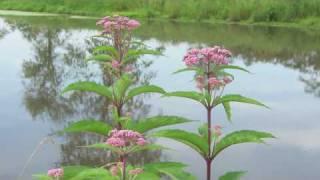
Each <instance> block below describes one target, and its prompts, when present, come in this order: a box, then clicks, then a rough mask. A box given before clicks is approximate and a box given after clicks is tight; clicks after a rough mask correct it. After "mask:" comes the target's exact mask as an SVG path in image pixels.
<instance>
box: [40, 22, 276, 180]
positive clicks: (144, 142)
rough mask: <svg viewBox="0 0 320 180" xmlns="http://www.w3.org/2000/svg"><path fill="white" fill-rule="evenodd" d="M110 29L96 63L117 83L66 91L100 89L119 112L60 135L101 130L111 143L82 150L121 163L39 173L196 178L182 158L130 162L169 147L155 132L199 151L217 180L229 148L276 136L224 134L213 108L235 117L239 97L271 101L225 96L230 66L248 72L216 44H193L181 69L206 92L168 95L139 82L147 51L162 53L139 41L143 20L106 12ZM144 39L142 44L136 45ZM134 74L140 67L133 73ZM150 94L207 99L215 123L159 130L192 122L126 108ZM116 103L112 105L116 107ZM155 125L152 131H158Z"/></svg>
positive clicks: (229, 179)
mask: <svg viewBox="0 0 320 180" xmlns="http://www.w3.org/2000/svg"><path fill="white" fill-rule="evenodd" d="M97 24H98V25H100V26H102V29H103V30H102V32H101V34H100V35H98V36H96V37H94V38H98V39H99V41H100V45H99V46H98V47H95V48H94V50H93V53H92V56H91V57H90V58H89V60H92V61H94V62H98V63H101V64H102V65H103V67H104V68H105V70H107V72H109V73H110V75H111V76H112V83H111V84H110V85H108V84H99V83H96V82H92V81H79V82H75V83H72V84H70V85H68V86H67V87H66V88H64V90H63V91H62V92H63V93H67V92H71V91H84V92H90V93H95V94H97V95H100V96H102V97H104V98H106V99H107V100H108V101H109V102H110V104H109V105H107V106H108V107H105V108H110V109H111V110H112V112H111V123H106V122H104V121H99V120H93V119H85V120H79V121H76V122H74V123H70V124H69V125H68V126H67V127H65V128H64V129H63V130H61V131H59V133H58V134H64V133H95V134H98V135H100V136H102V137H103V141H99V142H96V143H94V144H90V145H87V146H84V147H81V148H90V149H101V150H105V151H108V152H111V153H113V154H116V155H117V156H118V161H116V162H108V163H107V164H105V165H103V166H102V167H94V168H93V167H85V166H68V167H62V168H57V169H51V170H49V171H48V174H46V175H43V174H40V175H36V177H38V178H39V179H59V180H60V179H63V180H68V179H77V180H78V179H90V178H94V179H115V180H116V179H119V180H139V179H161V177H163V176H165V177H168V178H170V179H187V180H189V179H190V180H191V179H195V177H194V176H193V175H191V174H189V173H188V172H186V171H185V165H183V164H181V163H177V162H153V163H146V164H144V165H141V166H134V165H131V164H129V163H128V158H129V157H130V156H132V154H133V153H136V152H140V151H145V150H148V151H154V150H159V149H163V147H162V146H160V145H156V144H153V143H150V141H148V138H149V137H162V138H170V139H173V140H176V141H178V142H181V143H183V144H185V145H187V146H189V147H191V148H192V149H194V150H195V151H196V152H198V153H199V154H200V155H201V156H202V158H203V159H204V160H205V162H206V166H207V172H206V173H207V180H210V179H211V178H212V175H211V171H212V168H211V164H212V162H213V160H214V159H215V158H216V157H217V156H218V155H219V154H220V153H221V152H222V151H223V150H225V149H226V148H228V147H230V146H233V145H236V144H241V143H264V140H265V139H267V138H273V135H272V134H270V133H267V132H259V131H253V130H241V131H236V132H232V133H230V134H224V133H223V132H222V129H223V128H222V127H221V126H220V125H218V124H213V119H212V111H213V109H214V108H215V107H217V106H218V105H222V106H223V107H224V109H225V112H226V114H227V118H228V120H230V121H231V102H241V103H247V104H253V105H258V106H262V107H267V106H265V105H264V104H262V103H260V102H258V101H256V100H254V99H251V98H247V97H244V96H241V95H238V94H230V95H223V92H224V89H225V88H226V87H227V85H228V84H230V83H232V81H233V80H234V76H233V75H232V74H231V73H229V72H227V71H228V70H241V71H244V72H249V71H248V70H246V69H244V68H242V67H239V66H234V65H230V64H229V63H230V58H231V56H232V53H231V52H230V51H229V50H228V49H225V48H223V47H220V46H214V47H208V48H202V49H190V50H189V51H188V52H187V53H186V55H185V56H184V58H183V61H184V62H185V64H186V66H187V67H186V68H183V69H180V70H178V71H176V72H175V73H181V72H185V71H192V72H195V76H194V80H195V82H196V83H195V84H196V87H197V88H198V90H199V92H198V91H176V92H166V91H165V90H164V89H162V88H161V87H159V86H156V85H138V86H137V85H136V84H134V82H135V80H134V77H133V76H132V74H130V72H131V70H132V68H129V69H130V71H129V70H128V67H132V66H133V65H134V64H135V63H136V62H137V61H138V60H139V57H140V56H141V55H145V54H159V53H158V52H157V51H154V50H150V49H147V48H146V47H145V46H144V45H143V44H141V42H136V41H134V40H133V38H132V33H133V30H134V29H136V28H138V27H139V26H140V23H139V22H138V21H137V20H133V19H129V18H127V17H122V16H112V17H109V16H108V17H104V18H103V19H101V20H99V21H98V22H97ZM134 44H138V46H136V45H134ZM133 71H134V70H133ZM146 93H157V94H160V95H162V96H164V97H182V98H187V99H191V100H193V101H196V102H198V103H200V104H201V105H202V106H204V107H205V109H206V111H207V123H205V124H203V125H201V126H200V127H199V128H198V133H193V132H188V131H184V130H180V129H169V130H167V129H164V130H156V129H157V128H160V127H164V126H169V125H175V124H180V123H187V122H190V121H191V120H189V119H187V118H184V117H178V116H165V115H161V116H154V117H149V118H145V119H143V120H139V119H133V117H132V116H133V114H134V112H126V111H125V108H124V107H125V106H126V105H127V104H128V103H129V102H130V101H132V100H134V98H135V97H137V96H140V95H142V94H146ZM109 106H110V107H109ZM151 130H152V131H151ZM243 174H244V172H243V171H237V172H229V173H226V174H225V175H223V176H221V177H220V180H236V179H239V178H240V177H241V176H242V175H243Z"/></svg>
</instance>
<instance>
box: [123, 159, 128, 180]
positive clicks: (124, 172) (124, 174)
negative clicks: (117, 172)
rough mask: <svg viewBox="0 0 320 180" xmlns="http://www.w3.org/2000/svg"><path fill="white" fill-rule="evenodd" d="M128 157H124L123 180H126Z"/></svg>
mask: <svg viewBox="0 0 320 180" xmlns="http://www.w3.org/2000/svg"><path fill="white" fill-rule="evenodd" d="M126 161H127V159H126V156H122V180H126Z"/></svg>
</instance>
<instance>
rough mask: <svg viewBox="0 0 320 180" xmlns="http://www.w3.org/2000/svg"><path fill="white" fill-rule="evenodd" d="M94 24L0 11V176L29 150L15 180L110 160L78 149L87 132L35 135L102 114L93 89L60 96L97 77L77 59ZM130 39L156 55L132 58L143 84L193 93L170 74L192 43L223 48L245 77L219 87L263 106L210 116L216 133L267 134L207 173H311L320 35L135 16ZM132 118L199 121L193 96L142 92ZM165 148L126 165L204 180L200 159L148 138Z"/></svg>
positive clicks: (258, 179)
mask: <svg viewBox="0 0 320 180" xmlns="http://www.w3.org/2000/svg"><path fill="white" fill-rule="evenodd" d="M96 33H97V29H96V27H95V20H88V19H68V18H66V17H19V16H3V17H0V119H1V123H0V142H1V153H0V179H1V180H2V179H3V180H10V179H16V178H17V176H18V175H19V174H22V171H23V168H24V165H25V164H26V162H27V161H28V159H29V158H30V156H31V154H32V152H33V151H34V149H35V148H36V147H37V146H38V145H39V143H40V144H42V145H41V146H39V148H38V149H37V153H36V154H35V155H34V156H33V158H32V159H31V161H29V163H28V165H27V167H26V168H25V171H24V172H23V175H22V179H31V174H33V173H37V172H45V171H46V170H47V169H48V168H51V167H56V166H60V165H68V164H99V163H101V162H104V161H106V160H108V159H111V157H109V156H106V155H105V154H103V153H102V152H95V153H92V152H91V151H88V150H85V149H81V148H79V147H78V146H79V145H84V144H88V143H90V142H92V141H94V140H95V137H88V136H86V135H66V136H63V137H56V138H54V139H53V140H52V141H51V140H47V141H43V139H44V138H45V137H46V136H48V135H49V134H51V133H52V132H55V131H56V130H59V129H61V128H63V127H65V126H66V125H67V124H68V123H69V122H71V121H75V120H77V119H81V118H88V117H96V118H101V119H104V118H107V117H108V112H107V110H106V109H105V108H104V107H105V106H104V105H105V104H106V103H107V102H105V101H104V99H102V98H100V97H97V96H95V95H92V94H84V93H78V94H71V95H63V96H62V95H61V94H60V92H61V89H62V88H63V87H65V86H66V85H67V84H68V83H70V82H74V81H77V80H84V79H90V80H95V81H103V78H101V77H102V74H101V71H100V68H99V66H98V65H96V64H88V63H85V61H84V60H85V58H86V56H88V49H89V48H90V46H91V45H92V44H91V41H90V37H91V36H92V35H95V34H96ZM136 38H137V39H140V40H143V41H144V42H145V43H146V44H147V45H149V46H150V47H153V48H159V49H161V50H162V51H163V53H164V56H160V57H154V56H145V57H143V58H142V60H143V61H144V62H150V60H152V61H151V62H152V63H140V65H139V66H140V67H141V71H140V77H142V79H143V81H145V82H150V83H153V84H157V85H160V86H162V87H164V88H165V89H166V90H168V91H174V90H188V89H194V85H193V82H191V78H192V76H193V74H192V73H185V74H179V75H172V72H174V71H175V70H176V69H178V68H181V67H183V63H182V57H183V55H184V53H185V52H186V50H187V49H188V48H191V47H198V46H205V45H214V44H218V45H223V46H225V47H226V48H228V49H231V50H232V52H233V53H234V58H233V63H234V64H238V65H242V66H245V67H246V68H247V69H249V70H250V71H251V72H253V73H252V74H246V73H242V72H235V73H234V74H235V76H236V80H235V81H234V82H233V83H232V85H230V86H229V87H228V88H227V90H226V91H227V92H231V93H232V92H233V93H239V94H242V95H245V96H250V97H253V98H256V99H259V100H260V101H262V102H264V103H265V104H267V105H268V106H270V107H271V110H267V109H263V108H259V107H255V106H251V105H244V104H233V105H232V108H233V123H231V124H230V123H228V122H227V121H226V116H225V114H224V112H223V110H222V109H221V108H217V109H216V110H215V111H214V112H213V117H214V122H215V123H218V124H221V125H222V126H223V127H224V129H223V131H224V132H225V133H227V132H230V131H233V130H240V129H254V130H262V131H269V132H272V133H273V134H274V135H275V136H277V139H275V140H269V141H268V144H267V145H255V144H247V145H239V146H235V147H233V148H230V149H229V150H227V151H225V152H224V153H222V154H221V156H220V157H218V158H217V159H216V161H215V162H214V165H213V167H214V173H213V174H214V176H215V177H217V176H218V175H221V174H223V173H224V172H226V171H231V170H245V171H248V173H247V175H246V176H245V178H244V179H246V180H271V179H272V180H301V179H304V180H309V179H310V180H314V179H319V177H320V172H319V167H320V162H319V161H318V160H319V159H320V141H319V137H320V33H319V31H312V30H302V29H290V28H276V27H254V26H240V25H222V24H204V23H176V22H162V21H156V22H143V26H142V27H141V28H140V29H139V30H138V31H137V32H136ZM131 106H132V107H131V109H132V110H133V112H134V114H135V116H136V118H139V117H147V116H152V115H157V114H167V115H179V116H184V117H188V118H190V119H194V120H198V121H196V122H194V123H190V124H185V125H180V126H176V127H175V128H182V129H187V130H191V131H196V129H197V128H196V127H197V126H198V125H200V123H201V122H204V121H205V113H204V112H205V111H204V109H203V108H202V107H200V106H198V105H197V104H195V103H193V102H189V101H186V100H183V99H177V98H170V99H166V98H160V97H159V96H156V95H153V96H146V97H141V98H139V99H138V100H137V101H136V102H135V103H134V104H132V105H131ZM155 141H156V142H158V143H160V144H163V145H168V146H170V148H172V149H173V150H165V151H161V152H154V153H145V154H142V155H137V156H136V157H134V158H133V159H132V161H134V162H139V161H141V160H142V161H143V162H149V161H155V160H170V161H181V162H184V163H186V164H188V165H189V168H188V169H189V170H190V171H191V172H192V173H193V174H195V175H196V176H197V177H198V179H204V172H205V168H204V162H203V161H202V159H201V158H200V157H199V156H198V155H197V154H196V153H195V152H193V151H192V150H190V149H188V148H187V147H186V146H184V145H182V144H179V143H176V142H174V141H169V140H165V139H159V140H155Z"/></svg>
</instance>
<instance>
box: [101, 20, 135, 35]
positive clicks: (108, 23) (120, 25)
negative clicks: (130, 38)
mask: <svg viewBox="0 0 320 180" xmlns="http://www.w3.org/2000/svg"><path fill="white" fill-rule="evenodd" d="M97 25H101V26H102V27H103V28H104V33H111V32H112V31H118V30H128V31H132V30H134V29H136V28H138V27H139V26H140V23H139V21H137V20H134V19H129V18H128V17H124V16H106V17H104V18H102V19H101V20H99V21H98V22H97Z"/></svg>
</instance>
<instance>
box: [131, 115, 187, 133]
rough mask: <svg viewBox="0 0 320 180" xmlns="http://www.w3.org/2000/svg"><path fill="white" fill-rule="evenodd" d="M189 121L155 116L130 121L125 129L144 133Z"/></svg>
mask: <svg viewBox="0 0 320 180" xmlns="http://www.w3.org/2000/svg"><path fill="white" fill-rule="evenodd" d="M187 122H191V120H189V119H186V118H183V117H178V116H155V117H151V118H146V119H144V120H140V121H138V122H134V121H130V122H129V123H128V124H127V127H126V128H127V129H131V130H134V131H138V132H140V133H146V132H147V131H150V130H153V129H156V128H159V127H163V126H169V125H175V124H181V123H187Z"/></svg>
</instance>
